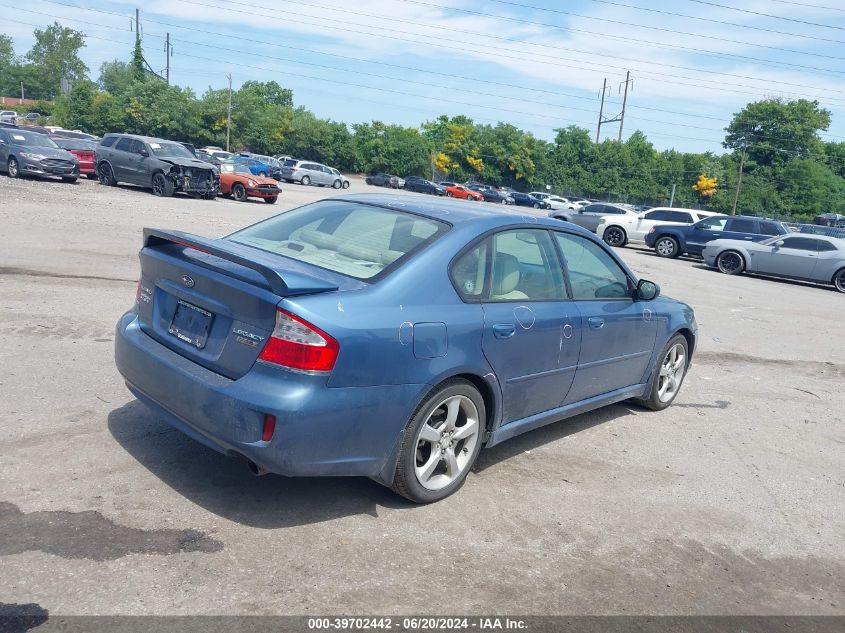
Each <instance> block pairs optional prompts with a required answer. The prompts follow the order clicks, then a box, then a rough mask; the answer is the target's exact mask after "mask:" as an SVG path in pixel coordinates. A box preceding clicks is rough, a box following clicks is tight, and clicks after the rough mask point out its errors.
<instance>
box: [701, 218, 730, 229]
mask: <svg viewBox="0 0 845 633" xmlns="http://www.w3.org/2000/svg"><path fill="white" fill-rule="evenodd" d="M727 222H728V218H725V217H718V216H717V217H713V218H707V219H706V220H702V221H701V222H699V223H698V224H696V226H697V227H698V228H700V229H704V230H706V231H724V230H725V224H727Z"/></svg>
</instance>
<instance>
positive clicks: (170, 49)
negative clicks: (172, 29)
mask: <svg viewBox="0 0 845 633" xmlns="http://www.w3.org/2000/svg"><path fill="white" fill-rule="evenodd" d="M171 55H173V47H172V46H171V45H170V33H168V34H167V38H166V39H165V40H164V56H165V57H166V58H167V66H166V69H165V71H164V80H165V81H166V82H167V85H168V86H169V85H170V57H171Z"/></svg>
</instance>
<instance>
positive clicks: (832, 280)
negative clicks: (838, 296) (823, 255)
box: [830, 266, 845, 285]
mask: <svg viewBox="0 0 845 633" xmlns="http://www.w3.org/2000/svg"><path fill="white" fill-rule="evenodd" d="M843 271H845V266H840V267H839V268H837V269H836V270H834V271H833V274H832V275H831V276H830V283H831V285H833V284H834V283H836V277H837V276H839V273H841V272H843Z"/></svg>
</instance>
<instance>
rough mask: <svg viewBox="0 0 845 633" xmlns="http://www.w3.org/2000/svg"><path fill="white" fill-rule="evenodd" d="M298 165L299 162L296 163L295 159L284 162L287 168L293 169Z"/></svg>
mask: <svg viewBox="0 0 845 633" xmlns="http://www.w3.org/2000/svg"><path fill="white" fill-rule="evenodd" d="M296 163H297V161H295V160H294V159H292V158H288V159H287V160H286V161H285V162H284V165H285V167H293V166H295V165H296Z"/></svg>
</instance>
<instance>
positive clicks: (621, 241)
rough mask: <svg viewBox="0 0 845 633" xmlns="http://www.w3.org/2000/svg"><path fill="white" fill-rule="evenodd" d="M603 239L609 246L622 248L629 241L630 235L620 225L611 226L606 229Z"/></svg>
mask: <svg viewBox="0 0 845 633" xmlns="http://www.w3.org/2000/svg"><path fill="white" fill-rule="evenodd" d="M602 239H603V240H604V243H605V244H607V245H608V246H614V247H616V248H621V247H622V246H625V244H627V243H628V236H627V235H626V234H625V230H624V229H622V228H620V227H618V226H611V227H608V228H607V229H605V231H604V235H603V236H602Z"/></svg>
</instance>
